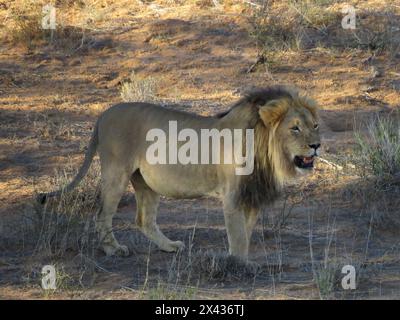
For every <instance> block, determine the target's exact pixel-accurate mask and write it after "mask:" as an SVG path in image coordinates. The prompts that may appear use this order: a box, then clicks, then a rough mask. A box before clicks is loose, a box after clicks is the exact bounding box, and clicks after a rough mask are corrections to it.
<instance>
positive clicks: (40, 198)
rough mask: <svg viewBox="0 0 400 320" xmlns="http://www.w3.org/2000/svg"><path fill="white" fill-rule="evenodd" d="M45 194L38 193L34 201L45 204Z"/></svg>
mask: <svg viewBox="0 0 400 320" xmlns="http://www.w3.org/2000/svg"><path fill="white" fill-rule="evenodd" d="M47 198H48V197H47V194H46V193H39V194H38V195H37V196H36V201H37V202H38V203H40V204H45V203H46V201H47Z"/></svg>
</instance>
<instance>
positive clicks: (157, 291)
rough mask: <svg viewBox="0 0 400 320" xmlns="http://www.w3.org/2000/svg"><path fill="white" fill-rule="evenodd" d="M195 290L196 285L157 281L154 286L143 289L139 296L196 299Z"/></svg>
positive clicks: (157, 298) (161, 298) (156, 298)
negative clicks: (178, 284) (179, 284)
mask: <svg viewBox="0 0 400 320" xmlns="http://www.w3.org/2000/svg"><path fill="white" fill-rule="evenodd" d="M197 291H198V288H197V287H190V286H177V285H175V284H169V283H165V282H163V281H158V283H157V285H156V286H155V287H150V288H148V289H147V290H146V291H143V292H142V294H141V298H142V299H149V300H192V299H196V295H197Z"/></svg>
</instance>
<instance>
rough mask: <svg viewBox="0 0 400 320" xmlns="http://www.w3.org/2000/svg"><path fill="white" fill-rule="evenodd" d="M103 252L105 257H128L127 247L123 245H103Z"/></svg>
mask: <svg viewBox="0 0 400 320" xmlns="http://www.w3.org/2000/svg"><path fill="white" fill-rule="evenodd" d="M103 251H104V252H105V254H106V255H107V256H109V257H110V256H120V257H127V256H128V255H129V249H128V247H127V246H124V245H120V244H119V245H115V246H111V245H103Z"/></svg>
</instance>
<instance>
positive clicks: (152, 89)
mask: <svg viewBox="0 0 400 320" xmlns="http://www.w3.org/2000/svg"><path fill="white" fill-rule="evenodd" d="M156 88H157V86H156V80H155V79H154V78H151V77H148V78H140V77H138V76H137V75H136V74H135V73H134V72H132V73H131V75H130V77H129V80H128V81H126V82H124V83H123V84H122V86H121V98H122V100H123V101H125V102H152V101H156V100H157V99H156Z"/></svg>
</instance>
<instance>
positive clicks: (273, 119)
mask: <svg viewBox="0 0 400 320" xmlns="http://www.w3.org/2000/svg"><path fill="white" fill-rule="evenodd" d="M287 110H288V103H287V101H286V100H284V99H279V100H271V101H269V102H268V103H267V104H266V105H265V106H262V107H260V109H259V110H258V114H259V115H260V118H261V120H262V121H263V122H264V124H265V126H267V127H269V126H272V125H274V124H276V123H277V122H278V121H280V120H281V119H282V118H283V116H284V115H285V114H286V112H287Z"/></svg>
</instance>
